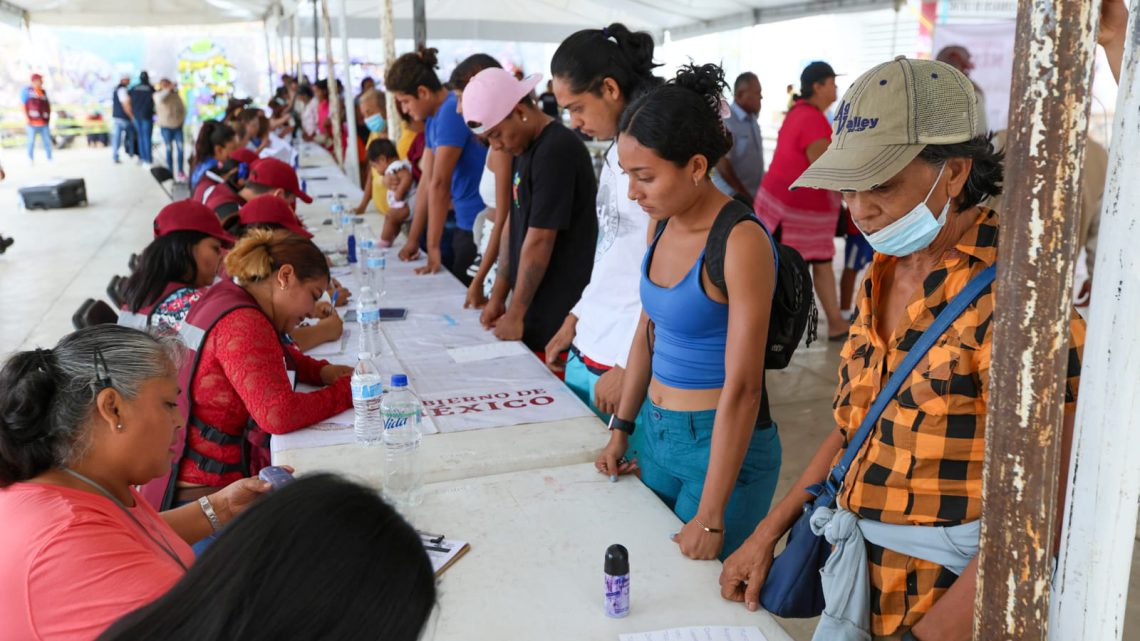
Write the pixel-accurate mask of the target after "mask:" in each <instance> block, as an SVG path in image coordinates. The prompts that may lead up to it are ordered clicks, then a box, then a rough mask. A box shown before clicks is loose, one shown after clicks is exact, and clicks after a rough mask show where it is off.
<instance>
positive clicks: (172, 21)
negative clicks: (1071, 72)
mask: <svg viewBox="0 0 1140 641" xmlns="http://www.w3.org/2000/svg"><path fill="white" fill-rule="evenodd" d="M345 1H346V2H347V3H348V4H347V13H348V16H349V19H350V23H349V27H348V31H349V36H350V37H360V38H376V37H379V34H380V28H379V15H380V11H381V4H382V3H381V0H345ZM339 2H340V0H332V1H331V2H330V5H331V6H330V8H331V9H332V10H333V12H334V14H335V13H336V12H337V11H338V10H339V7H337V4H338V3H339ZM393 4H394V10H395V19H396V20H395V27H396V35H397V37H399V38H411V37H412V1H411V0H395V2H394V3H393ZM894 4H895V0H527V1H525V2H520V1H517V0H516V1H504V0H426V13H427V26H428V37H429V38H443V39H471V40H508V41H531V42H558V41H560V40H562V39H563V38H565V37H566V36H567V35H569V34H570V33H572V32H574V31H576V30H578V29H583V28H590V27H592V28H597V27H598V26H599V25H605V24H609V23H611V22H622V23H625V24H626V25H627V26H629V27H630V28H632V29H638V30H646V31H650V32H652V33H654V34H655V36H656V37H657V38H658V39H659V40H660V39H662V38H663V37H664V34H665V32H669V33H670V34H671V36H672V37H673V38H682V37H689V36H695V35H700V34H703V33H710V32H715V31H724V30H729V29H735V28H739V27H745V26H749V25H753V24H760V23H763V22H772V21H776V20H786V19H790V18H797V17H801V16H807V15H815V14H820V13H833V12H838V11H862V10H868V9H880V8H884V7H890V6H893V5H894ZM0 13H7V14H8V15H9V16H18V17H20V18H22V19H24V20H27V21H29V22H32V23H36V24H51V25H69V26H99V27H146V26H172V25H202V24H219V23H232V22H247V21H255V20H268V21H270V22H273V21H274V20H275V18H276V17H278V16H292V15H294V14H297V15H298V16H299V17H301V18H302V23H301V26H302V32H303V33H312V24H311V15H312V3H311V2H310V1H302V2H297V1H296V0H284V1H283V2H278V1H276V0H0Z"/></svg>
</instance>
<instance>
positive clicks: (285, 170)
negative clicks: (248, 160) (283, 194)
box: [246, 158, 313, 203]
mask: <svg viewBox="0 0 1140 641" xmlns="http://www.w3.org/2000/svg"><path fill="white" fill-rule="evenodd" d="M246 182H251V183H257V184H259V185H265V186H266V187H273V188H274V189H284V190H285V191H287V192H289V193H291V194H293V195H294V196H296V197H297V198H300V199H301V200H303V201H305V202H307V203H311V202H313V199H312V198H310V197H309V194H306V193H305V192H303V191H301V185H299V184H298V183H297V172H295V171H293V168H292V167H290V166H289V165H287V164H285V163H283V162H281V161H280V160H277V159H276V158H262V159H261V160H258V161H257V162H255V163H253V164H252V165H250V167H249V178H247V179H246Z"/></svg>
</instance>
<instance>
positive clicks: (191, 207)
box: [119, 200, 234, 333]
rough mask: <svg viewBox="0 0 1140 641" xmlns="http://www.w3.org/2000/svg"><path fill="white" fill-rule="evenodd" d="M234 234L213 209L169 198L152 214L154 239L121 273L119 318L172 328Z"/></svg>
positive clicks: (215, 269) (211, 275)
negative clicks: (126, 273)
mask: <svg viewBox="0 0 1140 641" xmlns="http://www.w3.org/2000/svg"><path fill="white" fill-rule="evenodd" d="M233 244H234V237H233V236H231V235H230V234H227V233H226V232H225V230H223V229H222V225H221V223H219V222H218V217H217V216H215V215H214V212H212V211H210V210H209V209H208V208H207V207H206V206H205V205H203V204H201V203H196V202H194V201H193V200H179V201H176V202H173V203H170V204H169V205H167V206H166V207H163V208H162V211H160V212H158V216H156V217H155V219H154V240H153V241H151V243H150V244H149V245H147V247H146V249H144V250H143V252H142V255H141V256H140V257H139V264H138V266H137V267H136V268H135V271H134V273H133V274H131V277H130V278H129V279H127V285H126V299H127V303H126V304H125V305H123V310H122V313H121V314H120V315H119V324H120V325H126V326H129V327H134V328H136V329H144V330H145V329H153V330H156V331H158V332H160V333H177V332H178V331H179V330H180V329H181V328H182V321H183V320H184V319H185V318H186V315H187V314H189V313H190V307H191V306H192V305H193V304H194V303H195V302H196V301H197V300H198V299H199V298H201V297H202V292H203V291H204V290H205V288H206V287H209V286H210V284H211V283H213V282H214V277H215V276H216V275H217V273H218V266H219V265H220V264H221V262H222V248H223V247H227V248H228V247H232V246H233Z"/></svg>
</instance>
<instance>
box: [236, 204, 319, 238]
mask: <svg viewBox="0 0 1140 641" xmlns="http://www.w3.org/2000/svg"><path fill="white" fill-rule="evenodd" d="M238 221H239V222H240V223H241V224H242V225H256V224H258V223H274V224H277V225H281V226H282V227H284V228H285V229H287V230H289V231H291V232H293V233H294V234H297V235H298V236H302V237H304V238H312V237H313V235H312V234H310V233H309V232H308V230H306V229H305V226H304V225H302V224H301V221H299V220H297V214H295V213H293V208H292V207H290V206H289V203H287V202H285V199H284V198H280V197H278V196H274V195H273V194H262V195H260V196H258V197H256V198H254V199H252V200H250V201H249V202H248V203H246V204H244V205H242V206H241V209H239V210H238Z"/></svg>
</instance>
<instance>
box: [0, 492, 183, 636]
mask: <svg viewBox="0 0 1140 641" xmlns="http://www.w3.org/2000/svg"><path fill="white" fill-rule="evenodd" d="M131 493H132V495H133V496H134V499H135V507H133V508H130V509H131V513H132V514H134V515H135V518H137V519H138V520H139V522H141V523H142V524H143V525H145V526H146V527H147V529H148V530H149V531H150V532H151V536H153V537H154V538H155V539H157V540H159V541H161V540H162V539H163V538H165V539H166V541H167V542H169V544H170V547H171V548H172V549H173V550H174V552H175V553H176V554H177V555H178V556H179V557H180V558H181V559H182V562H183V563H184V564H186V566H187V567H189V566H190V564H191V563H193V562H194V552H193V550H191V549H190V546H189V545H187V544H186V543H185V542H184V541H183V540H182V539H181V538H179V537H178V535H177V534H175V533H174V530H171V529H170V526H168V525H167V524H166V522H165V521H163V520H162V517H160V516H159V515H158V513H157V512H155V511H154V508H152V507H150V505H149V504H147V502H146V501H145V500H143V498H142V497H141V496H139V495H138V493H137V492H135V491H134V490H131ZM0 522H2V523H3V524H4V525H3V527H0V595H3V596H0V621H2V622H3V625H2V626H0V640H4V641H7V640H8V639H12V640H17V639H18V640H20V641H56V640H67V641H90V640H91V639H94V638H95V637H97V636H99V635H100V634H101V633H102V632H103V631H104V630H106V629H107V627H108V626H110V625H111V624H112V623H114V622H115V621H116V620H117V619H119V618H120V617H122V616H123V615H125V614H127V613H128V612H131V611H132V610H135V609H138V608H139V607H141V606H143V605H146V604H147V603H150V602H151V601H153V600H155V599H156V598H158V597H159V596H162V594H163V593H165V592H166V591H167V590H169V589H170V588H171V587H172V586H173V585H174V584H175V583H176V582H177V581H178V579H180V578H181V577H182V575H183V573H184V571H183V569H182V568H181V567H180V566H179V565H178V564H177V563H175V562H174V559H172V558H170V556H169V555H167V554H166V553H165V552H163V551H162V549H161V548H159V547H158V546H157V545H156V544H155V543H154V542H152V541H151V540H150V538H148V537H147V535H146V534H144V533H143V532H142V530H141V529H140V528H139V526H138V525H137V524H136V523H135V522H134V521H132V520H131V519H130V517H128V516H127V515H126V514H124V513H123V511H122V510H121V509H120V508H119V507H118V506H116V505H115V504H114V503H112V502H111V501H110V500H109V499H107V498H106V497H104V496H102V495H98V494H92V493H89V492H84V491H81V490H76V489H72V488H67V487H60V486H58V485H45V484H40V483H16V484H15V485H11V486H9V487H7V488H4V489H0Z"/></svg>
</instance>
